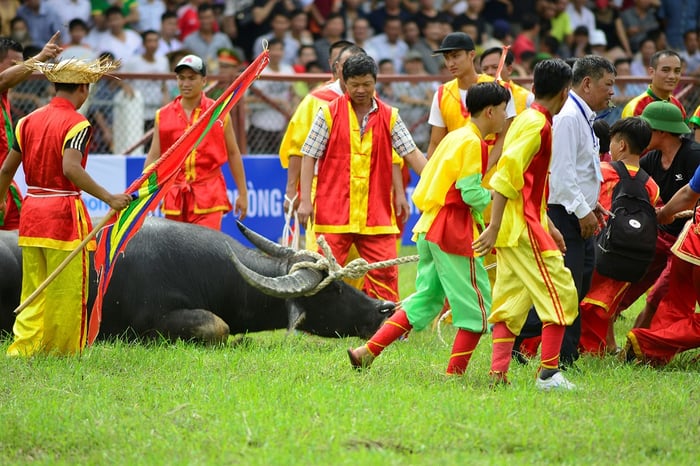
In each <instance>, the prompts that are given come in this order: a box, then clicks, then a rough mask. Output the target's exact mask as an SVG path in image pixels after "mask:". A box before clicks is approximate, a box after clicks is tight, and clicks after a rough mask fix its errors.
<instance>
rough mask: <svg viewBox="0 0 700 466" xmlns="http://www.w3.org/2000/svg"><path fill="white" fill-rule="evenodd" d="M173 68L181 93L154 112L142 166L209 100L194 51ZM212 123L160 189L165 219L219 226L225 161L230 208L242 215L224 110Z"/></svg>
mask: <svg viewBox="0 0 700 466" xmlns="http://www.w3.org/2000/svg"><path fill="white" fill-rule="evenodd" d="M175 73H176V75H177V85H178V88H179V90H180V96H178V97H177V98H176V99H175V100H174V101H173V102H171V103H169V104H168V105H166V106H164V107H162V108H161V109H160V110H158V112H157V113H156V119H155V131H154V133H153V142H152V143H151V148H150V150H149V151H148V156H147V157H146V167H148V166H149V165H150V164H151V163H153V162H155V161H156V160H157V159H158V158H159V157H160V156H161V155H162V154H163V153H164V152H165V151H166V150H167V149H169V148H170V147H171V146H172V145H173V144H174V143H175V141H177V140H178V138H179V137H180V136H181V135H182V134H183V133H184V132H185V131H186V130H187V129H188V128H189V127H191V126H192V125H193V124H194V123H195V122H196V121H197V120H198V119H199V118H200V116H201V115H202V114H203V113H204V112H205V111H206V110H207V109H208V108H209V107H211V106H212V105H213V104H214V101H213V100H212V99H210V98H208V97H206V96H205V95H204V93H203V89H204V85H205V84H206V75H207V69H206V65H205V64H204V62H203V61H202V59H201V58H199V57H198V56H196V55H187V56H185V57H183V58H182V60H180V61H179V62H178V64H177V66H175ZM216 123H218V124H214V125H213V126H211V128H210V129H209V132H208V133H207V134H206V136H205V137H204V138H203V139H202V140H201V141H200V142H199V144H197V145H196V147H194V148H193V149H191V152H190V153H189V154H188V155H187V158H186V159H185V162H184V165H183V169H182V170H181V171H180V172H179V173H178V174H177V178H176V179H175V182H174V185H173V186H172V187H171V188H170V190H169V191H168V192H167V193H166V194H165V197H164V199H163V205H162V207H161V209H162V211H163V213H164V214H165V216H166V217H167V218H169V219H172V220H177V221H181V222H187V223H196V224H199V225H202V226H206V227H209V228H213V229H215V230H220V229H221V221H222V219H223V216H224V214H225V213H226V212H229V211H230V210H231V208H232V206H231V202H230V201H229V199H228V196H227V193H226V181H225V180H224V175H223V172H222V171H221V167H222V166H223V165H224V164H225V163H226V162H228V165H229V168H230V170H231V174H232V175H233V180H234V181H235V183H236V187H237V188H238V198H237V199H236V200H235V207H234V213H235V214H236V215H238V216H239V217H240V218H241V219H243V218H245V216H246V212H247V210H248V192H247V189H246V177H245V171H244V170H243V160H242V158H241V152H240V150H239V149H238V144H237V142H236V137H235V135H234V133H233V125H232V123H231V118H230V116H229V115H228V112H226V113H223V114H222V115H221V116H219V117H218V119H217V120H216Z"/></svg>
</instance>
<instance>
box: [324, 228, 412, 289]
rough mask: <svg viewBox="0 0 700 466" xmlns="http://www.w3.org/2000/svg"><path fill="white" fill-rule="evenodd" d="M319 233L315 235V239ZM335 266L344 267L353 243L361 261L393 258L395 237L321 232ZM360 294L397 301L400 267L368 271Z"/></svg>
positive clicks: (379, 260) (394, 255)
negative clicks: (333, 258)
mask: <svg viewBox="0 0 700 466" xmlns="http://www.w3.org/2000/svg"><path fill="white" fill-rule="evenodd" d="M319 236H321V234H318V233H317V234H316V237H319ZM323 237H324V238H325V239H326V242H327V243H328V246H330V248H331V251H333V255H334V256H335V260H336V261H338V264H342V265H346V264H345V261H346V260H347V258H348V251H349V250H350V246H352V245H353V244H354V245H355V248H356V249H357V253H358V254H359V255H360V257H361V258H363V259H364V260H366V261H367V262H369V263H370V264H372V263H374V262H381V261H385V260H390V259H396V254H397V253H396V235H394V234H388V235H361V234H357V233H323ZM362 291H364V292H365V294H367V295H368V296H371V297H373V298H377V299H384V300H387V301H393V302H398V300H399V268H398V266H396V265H394V266H391V267H384V268H381V269H374V270H370V271H369V272H367V275H366V276H365V282H364V285H363V287H362Z"/></svg>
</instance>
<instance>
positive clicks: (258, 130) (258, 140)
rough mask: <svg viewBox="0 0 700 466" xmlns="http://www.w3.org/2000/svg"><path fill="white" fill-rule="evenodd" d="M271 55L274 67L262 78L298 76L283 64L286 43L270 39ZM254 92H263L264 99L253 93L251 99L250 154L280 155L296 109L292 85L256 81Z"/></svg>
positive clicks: (264, 71)
mask: <svg viewBox="0 0 700 466" xmlns="http://www.w3.org/2000/svg"><path fill="white" fill-rule="evenodd" d="M269 51H270V63H269V64H268V65H267V67H265V69H264V70H263V71H262V73H261V74H262V75H271V74H293V73H294V69H293V68H292V67H291V66H290V65H287V64H285V63H282V60H283V57H284V44H283V43H282V41H280V40H279V39H276V38H272V39H270V42H269ZM252 88H253V89H256V90H258V91H260V94H261V96H258V93H256V92H251V93H250V96H249V98H248V107H249V109H250V127H249V128H248V133H247V134H248V146H249V147H250V153H251V154H276V153H277V152H278V151H279V148H280V142H282V136H283V135H284V130H285V128H286V127H287V123H288V122H289V119H290V117H291V116H292V112H293V109H294V106H295V105H296V102H295V97H296V96H295V94H294V89H293V87H292V85H291V84H290V83H289V81H265V80H260V79H259V80H257V81H255V83H254V84H253V86H252ZM262 96H264V99H263V98H262ZM273 105H274V106H273Z"/></svg>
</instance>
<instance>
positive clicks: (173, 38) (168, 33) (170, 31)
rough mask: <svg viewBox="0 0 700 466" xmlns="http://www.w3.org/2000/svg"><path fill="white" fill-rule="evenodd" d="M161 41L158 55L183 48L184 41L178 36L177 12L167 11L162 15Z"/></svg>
mask: <svg viewBox="0 0 700 466" xmlns="http://www.w3.org/2000/svg"><path fill="white" fill-rule="evenodd" d="M159 30H160V41H159V44H158V51H157V52H156V54H157V55H167V54H169V53H171V52H174V51H176V50H180V49H182V42H180V40H179V39H178V38H177V14H175V13H173V12H172V11H166V12H165V13H163V14H162V15H161V17H160V29H159Z"/></svg>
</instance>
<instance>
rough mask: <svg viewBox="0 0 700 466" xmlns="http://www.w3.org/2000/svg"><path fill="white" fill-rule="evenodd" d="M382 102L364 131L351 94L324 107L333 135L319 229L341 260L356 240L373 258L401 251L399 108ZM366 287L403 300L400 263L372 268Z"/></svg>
mask: <svg viewBox="0 0 700 466" xmlns="http://www.w3.org/2000/svg"><path fill="white" fill-rule="evenodd" d="M376 103H377V109H376V111H372V112H370V114H369V115H368V121H367V124H366V126H365V129H364V134H362V135H361V132H360V124H359V122H358V121H357V117H356V116H355V112H354V110H353V109H352V104H351V102H350V98H349V96H348V95H347V94H345V95H343V96H342V97H339V98H337V99H335V100H334V101H333V102H331V103H330V104H329V105H328V106H324V107H322V109H323V114H324V118H325V121H326V124H327V125H328V128H329V139H328V142H327V144H326V147H325V152H324V153H323V156H322V157H321V158H320V159H319V162H318V180H317V185H316V199H315V201H314V231H315V232H316V234H317V235H320V234H323V235H324V237H325V239H326V241H328V244H329V246H330V247H331V249H332V251H333V254H334V255H335V258H336V260H337V261H338V262H339V263H340V264H344V263H345V262H346V260H347V255H348V251H349V250H350V246H351V245H352V244H354V245H355V247H356V248H357V251H358V253H359V255H360V257H362V258H364V259H365V260H367V261H368V262H378V261H384V260H388V259H394V258H396V255H397V252H396V234H397V233H398V232H399V229H398V227H397V226H396V217H395V215H394V207H393V202H392V200H393V196H392V164H393V158H392V138H391V132H392V129H393V127H394V124H395V123H396V119H397V116H398V111H397V110H396V109H394V108H392V107H390V106H388V105H386V104H384V103H382V102H380V101H378V100H377V101H376ZM348 130H349V131H348ZM363 288H364V291H365V292H366V293H367V294H368V295H369V296H373V297H377V298H381V299H387V300H390V301H397V300H398V269H397V267H396V266H393V267H385V268H381V269H376V270H372V271H370V272H368V273H367V275H366V279H365V283H364V287H363Z"/></svg>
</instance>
